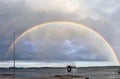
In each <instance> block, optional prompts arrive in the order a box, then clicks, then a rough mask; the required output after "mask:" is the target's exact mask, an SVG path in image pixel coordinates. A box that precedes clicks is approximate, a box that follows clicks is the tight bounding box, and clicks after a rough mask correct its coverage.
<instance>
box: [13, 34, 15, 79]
mask: <svg viewBox="0 0 120 79" xmlns="http://www.w3.org/2000/svg"><path fill="white" fill-rule="evenodd" d="M13 38H14V41H13V42H14V49H13V79H15V32H14V33H13Z"/></svg>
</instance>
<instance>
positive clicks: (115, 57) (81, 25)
mask: <svg viewBox="0 0 120 79" xmlns="http://www.w3.org/2000/svg"><path fill="white" fill-rule="evenodd" d="M53 23H61V24H65V23H69V24H74V25H77V26H80V27H81V28H85V29H87V30H89V31H91V32H93V33H95V34H96V35H97V36H98V37H99V38H100V39H101V40H103V42H104V43H105V45H107V46H108V48H109V49H110V51H111V52H112V55H113V57H114V59H115V61H116V63H117V64H118V65H119V60H118V57H117V55H116V53H115V51H114V50H113V48H112V46H111V45H110V44H109V43H108V42H107V41H106V40H105V38H104V37H103V36H101V35H100V34H99V33H98V32H96V31H95V30H93V29H91V28H89V27H88V26H85V25H83V24H79V23H75V22H67V21H52V22H46V23H41V24H38V25H36V26H32V27H31V28H29V29H27V30H25V31H24V32H23V33H22V34H20V36H19V37H18V38H17V39H16V40H15V41H14V42H13V43H12V44H11V46H10V47H9V49H8V51H7V53H6V54H5V56H4V58H6V57H7V55H8V54H9V51H10V49H11V48H12V47H13V45H14V43H16V42H17V41H18V40H19V39H20V38H21V37H22V36H24V35H25V34H27V33H28V32H30V31H32V30H34V29H37V28H38V27H42V26H44V25H48V24H53Z"/></svg>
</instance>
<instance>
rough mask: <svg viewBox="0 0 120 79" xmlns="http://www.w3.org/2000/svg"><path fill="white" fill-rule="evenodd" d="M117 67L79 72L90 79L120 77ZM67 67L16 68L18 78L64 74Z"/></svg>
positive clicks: (85, 69)
mask: <svg viewBox="0 0 120 79" xmlns="http://www.w3.org/2000/svg"><path fill="white" fill-rule="evenodd" d="M116 70H118V69H116V68H79V69H77V72H78V74H80V75H87V76H89V78H90V79H120V75H119V74H117V73H116V72H115V71H116ZM12 71H13V70H12V69H0V73H12ZM64 74H66V70H65V69H56V68H52V69H50V68H42V69H16V77H18V78H38V77H48V76H51V75H64Z"/></svg>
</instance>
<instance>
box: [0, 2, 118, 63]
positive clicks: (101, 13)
mask: <svg viewBox="0 0 120 79" xmlns="http://www.w3.org/2000/svg"><path fill="white" fill-rule="evenodd" d="M119 13H120V1H119V0H52V1H51V0H0V60H1V61H2V60H5V59H7V60H11V59H12V54H11V55H10V56H7V57H6V58H5V59H3V57H4V55H5V54H6V52H7V51H8V49H9V47H10V45H11V43H12V42H13V39H12V38H13V32H16V38H17V37H18V36H19V35H20V34H21V33H22V32H24V31H25V30H27V29H29V28H30V27H32V26H35V25H38V24H41V23H45V22H51V21H68V22H69V21H72V22H75V23H81V24H84V25H86V26H88V27H90V28H91V29H94V30H95V31H97V32H98V33H99V34H101V35H102V36H103V37H104V38H105V39H106V40H107V41H108V43H109V44H110V45H111V46H112V48H113V49H114V51H115V52H116V54H117V56H118V58H119V60H120V53H119V51H120V38H119V37H120V22H119V20H120V16H119ZM40 30H41V29H40V28H39V31H40ZM46 30H47V32H48V31H49V30H48V29H47V28H46V29H43V32H36V33H34V32H33V33H34V34H27V35H26V36H24V37H23V38H22V39H21V40H19V42H18V43H17V44H18V45H17V46H18V48H17V51H18V53H17V54H16V55H17V59H18V60H35V59H39V60H41V59H43V60H47V58H46V57H45V56H46V54H45V53H44V54H43V52H48V51H50V52H53V50H50V49H51V48H54V50H55V51H58V53H52V55H55V56H52V59H51V60H66V59H67V56H66V55H64V54H66V53H64V52H66V51H67V52H70V51H74V52H75V54H74V55H72V54H70V55H72V56H73V57H72V58H68V59H69V60H75V61H107V60H108V59H109V57H108V56H107V58H108V59H106V58H105V55H104V56H103V54H100V53H98V54H97V55H96V54H94V55H96V56H95V57H91V58H89V54H90V53H88V51H89V50H90V49H91V50H93V51H94V52H101V51H100V49H96V47H95V46H93V47H92V45H90V48H89V49H86V48H87V46H88V47H89V44H85V43H83V44H81V43H80V42H83V41H76V40H77V39H80V38H78V37H77V35H76V32H74V35H73V36H71V37H70V38H69V39H63V37H60V38H59V39H62V43H61V42H60V41H58V42H57V43H55V45H54V44H53V43H54V42H53V41H50V42H51V43H52V44H51V46H52V47H50V46H44V44H46V43H44V42H46V41H44V42H43V43H44V44H41V45H42V46H43V48H42V49H44V50H46V49H48V50H46V51H42V55H39V54H41V53H38V52H35V51H36V50H38V49H36V45H37V44H38V43H37V44H36V42H34V41H36V40H38V39H39V41H41V40H45V39H47V40H49V39H50V38H49V39H48V38H47V37H44V36H45V35H47V32H46ZM57 30H59V28H58V29H57V28H54V29H52V31H53V32H52V33H51V32H49V33H50V34H51V35H54V33H55V32H56V31H57ZM66 30H68V29H66V28H65V29H64V30H61V31H60V32H59V33H62V32H65V34H66V36H67V35H68V36H69V35H71V30H68V32H66ZM59 33H58V34H59ZM63 34H64V33H63ZM77 34H79V33H77ZM35 35H37V36H36V37H35ZM93 35H94V34H93ZM28 36H31V37H30V39H29V37H28ZM38 36H39V37H43V39H40V38H37V37H38ZM78 36H79V35H78ZM90 36H92V34H91V35H90ZM52 37H53V36H52ZM72 37H76V39H73V38H72ZM91 38H92V37H90V38H89V39H91ZM28 39H29V40H28ZM33 39H34V41H33ZM85 39H86V38H84V40H85ZM97 39H98V37H96V38H95V39H93V40H97ZM31 40H32V41H31ZM52 40H53V39H52ZM63 40H64V41H63ZM77 42H79V43H77ZM88 42H90V41H88ZM90 43H91V42H90ZM23 44H27V45H25V47H23V46H24V45H23ZM66 44H67V46H65V45H66ZM78 44H79V45H78ZM86 45H87V46H86ZM102 45H103V46H104V44H102ZM58 46H59V47H58ZM71 47H72V48H71ZM30 48H31V51H28V50H30ZM58 48H59V49H58ZM72 49H73V50H72ZM60 50H64V51H60ZM84 50H86V51H84ZM106 50H107V49H106ZM39 51H40V50H39ZM93 51H92V52H91V53H94V52H93ZM9 52H12V50H11V51H9ZM20 52H22V53H20ZM25 52H29V53H31V54H28V53H25ZM60 52H63V53H62V54H61V53H60ZM79 52H81V53H79ZM84 52H86V53H84ZM23 53H24V55H23ZM34 54H35V55H36V57H34ZM47 54H48V53H47ZM37 55H38V56H37ZM77 55H82V56H80V57H78V58H76V56H77ZM99 55H100V56H103V58H98V57H97V56H99ZM84 56H87V57H84ZM90 56H93V55H90ZM75 58H76V59H75ZM48 60H49V59H48Z"/></svg>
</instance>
